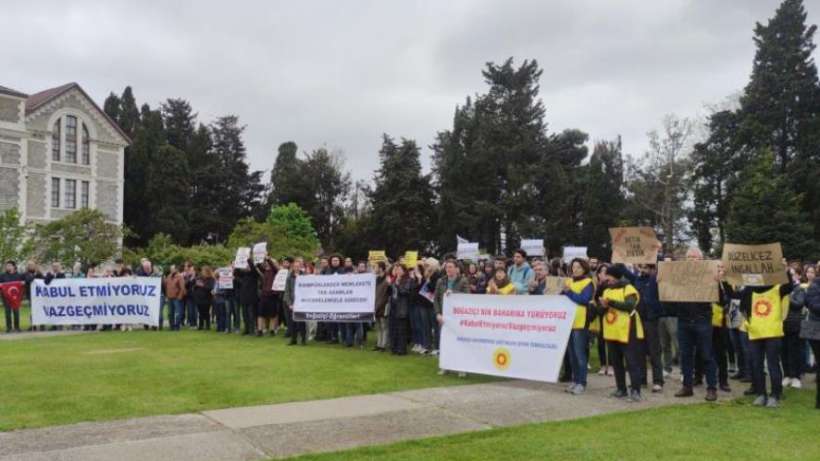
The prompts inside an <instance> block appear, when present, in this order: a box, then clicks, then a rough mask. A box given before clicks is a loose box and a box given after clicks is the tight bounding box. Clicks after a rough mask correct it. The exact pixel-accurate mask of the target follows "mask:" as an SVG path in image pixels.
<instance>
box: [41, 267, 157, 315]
mask: <svg viewBox="0 0 820 461" xmlns="http://www.w3.org/2000/svg"><path fill="white" fill-rule="evenodd" d="M160 283H162V279H160V278H159V277H123V278H91V279H54V280H52V281H51V283H50V284H49V285H46V284H45V282H44V281H43V280H35V281H34V283H33V284H32V287H31V322H32V323H33V324H34V325H97V324H106V325H107V324H119V323H139V324H145V325H150V326H159V299H160Z"/></svg>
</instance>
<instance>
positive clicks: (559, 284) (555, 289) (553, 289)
mask: <svg viewBox="0 0 820 461" xmlns="http://www.w3.org/2000/svg"><path fill="white" fill-rule="evenodd" d="M567 280H569V277H553V276H551V275H550V276H547V277H546V278H544V282H545V283H544V294H545V295H560V294H561V292H562V291H563V290H564V288H565V287H566V286H567Z"/></svg>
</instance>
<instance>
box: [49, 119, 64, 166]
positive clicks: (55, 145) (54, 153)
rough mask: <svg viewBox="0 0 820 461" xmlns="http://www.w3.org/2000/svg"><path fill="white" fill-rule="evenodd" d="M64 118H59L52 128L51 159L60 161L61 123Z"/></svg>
mask: <svg viewBox="0 0 820 461" xmlns="http://www.w3.org/2000/svg"><path fill="white" fill-rule="evenodd" d="M62 121H63V119H60V118H58V119H57V121H56V122H54V127H53V128H52V130H51V160H53V161H55V162H59V161H60V139H62V136H61V135H60V134H61V125H62Z"/></svg>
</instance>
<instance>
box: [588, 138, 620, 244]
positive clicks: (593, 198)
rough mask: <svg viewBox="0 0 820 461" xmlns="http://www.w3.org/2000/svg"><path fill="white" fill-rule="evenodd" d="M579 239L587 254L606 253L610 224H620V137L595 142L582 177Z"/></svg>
mask: <svg viewBox="0 0 820 461" xmlns="http://www.w3.org/2000/svg"><path fill="white" fill-rule="evenodd" d="M581 180H582V185H583V187H582V190H583V194H582V203H583V205H582V214H581V219H580V221H581V239H580V241H581V242H584V243H586V245H587V247H588V254H589V255H590V256H595V257H598V258H601V259H606V258H608V257H609V255H610V253H611V251H612V248H611V244H610V236H609V228H611V227H616V226H618V225H619V224H620V222H619V221H620V219H621V210H622V209H623V207H624V200H625V199H624V192H623V187H624V161H623V155H622V150H621V138H620V137H619V138H618V139H617V141H599V142H596V143H595V147H594V148H593V150H592V156H591V157H590V160H589V164H588V165H587V166H586V168H585V169H584V174H583V177H582V179H581Z"/></svg>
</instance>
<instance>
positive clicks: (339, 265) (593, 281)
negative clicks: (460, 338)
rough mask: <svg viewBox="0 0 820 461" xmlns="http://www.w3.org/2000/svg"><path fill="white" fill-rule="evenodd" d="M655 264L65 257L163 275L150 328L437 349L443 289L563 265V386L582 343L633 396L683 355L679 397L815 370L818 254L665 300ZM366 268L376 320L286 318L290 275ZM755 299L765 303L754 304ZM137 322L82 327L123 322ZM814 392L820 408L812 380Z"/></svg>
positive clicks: (35, 272) (16, 325)
mask: <svg viewBox="0 0 820 461" xmlns="http://www.w3.org/2000/svg"><path fill="white" fill-rule="evenodd" d="M702 258H703V255H702V253H701V252H700V251H699V250H697V249H695V248H692V249H690V250H689V251H688V252H687V253H686V259H689V260H697V259H702ZM656 267H657V266H656V265H654V264H646V265H637V266H634V267H633V266H629V267H628V266H625V265H623V264H614V265H613V264H608V263H604V262H599V261H598V260H597V259H596V258H589V259H585V258H583V259H582V258H576V259H573V260H571V261H567V262H565V261H562V260H561V259H560V258H556V259H552V260H542V259H538V258H530V259H529V260H528V258H527V254H526V252H525V251H523V250H520V249H519V250H516V251H515V252H514V253H513V257H512V258H511V259H507V258H505V257H496V258H493V259H491V260H484V261H479V262H466V263H465V262H463V261H459V260H457V259H456V258H455V257H454V256H453V255H448V256H445V258H444V261H443V263H440V262H439V261H438V260H437V259H435V258H425V259H421V260H419V261H418V263H417V264H410V265H409V264H405V261H404V260H403V259H399V260H398V261H395V262H393V263H391V262H388V261H379V262H367V261H358V262H357V263H354V261H353V260H352V259H351V258H344V257H342V256H340V255H332V256H328V257H321V258H318V259H317V260H307V261H306V260H304V259H303V258H289V257H287V258H283V259H281V260H280V261H276V260H274V259H271V258H265V259H264V260H263V261H262V262H260V263H254V261H253V260H248V261H247V267H245V268H234V267H233V266H230V267H223V268H216V269H214V268H211V267H208V266H203V267H199V268H197V267H194V265H193V264H191V263H190V262H186V263H184V264H183V265H182V266H180V267H178V266H176V265H171V266H170V267H169V268H168V269H167V270H165V271H163V270H161V269H159V268H157V267H154V265H153V264H152V263H151V262H150V261H148V260H146V259H144V260H142V261H141V263H140V265H139V267H137V269H136V270H133V271H132V269H131V268H130V267H129V266H127V265H125V264H123V262H122V261H119V260H118V261H116V262H115V264H114V265H113V266H111V267H108V266H107V267H89V268H86V270H85V272H82V271H81V270H80V268H79V267H77V266H75V267H74V268H73V270H72V271H71V272H70V274H69V275H68V277H125V276H131V275H134V276H142V277H161V278H162V298H161V307H160V322H159V327H158V329H160V330H162V329H163V328H164V327H165V324H166V322H167V325H168V327H169V328H170V330H173V331H178V330H181V329H184V328H190V329H197V330H204V331H216V332H219V333H224V334H241V335H248V336H256V337H263V336H277V335H279V334H280V333H281V334H282V335H284V336H285V337H286V338H289V339H290V341H289V344H291V345H296V344H301V345H305V344H307V343H308V342H309V341H315V342H326V343H329V344H339V345H342V346H345V347H350V348H352V347H358V348H363V347H364V345H365V344H366V342H367V335H368V333H370V334H372V335H374V336H375V340H374V341H372V343H373V344H374V346H373V350H374V351H379V352H386V351H390V352H391V353H392V354H394V355H406V354H408V353H416V354H421V355H429V356H437V355H438V354H439V343H440V337H441V326H442V325H443V323H444V322H445V321H446V319H445V318H444V317H443V316H442V307H443V302H444V297H445V296H447V295H449V294H450V293H472V294H491V295H543V294H545V290H546V285H547V277H550V276H551V277H556V276H557V277H564V281H563V289H562V290H561V294H562V295H564V296H566V297H567V298H569V300H571V301H572V302H573V303H575V304H576V306H577V309H576V317H575V319H573V323H572V332H571V334H570V338H569V343H568V346H567V349H566V354H565V358H564V364H563V367H562V373H561V377H560V380H561V381H562V382H566V383H568V387H567V389H566V390H567V392H569V393H570V394H573V395H580V394H583V393H584V392H585V390H586V386H587V372H588V370H589V369H590V351H591V350H594V351H595V352H596V353H597V356H598V363H599V364H600V367H599V369H598V370H597V373H598V374H599V375H612V376H613V377H614V380H615V384H616V389H615V391H614V392H613V393H612V396H613V397H615V398H623V399H627V400H629V401H639V400H641V399H642V396H641V390H642V389H643V388H647V389H650V390H651V392H662V391H663V388H664V385H665V384H666V381H667V380H668V379H669V377H670V376H671V373H672V371H673V367H680V372H681V373H680V374H681V381H682V386H681V388H680V390H678V391H677V393H676V394H675V396H676V397H681V398H685V397H691V396H693V395H694V391H693V388H695V387H698V386H703V385H704V380H705V385H706V394H705V398H706V400H708V401H714V400H716V399H717V397H718V391H723V392H730V391H731V388H730V379H732V380H736V381H738V382H740V383H749V384H750V387H749V388H748V389H747V390H746V391H745V394H746V395H752V396H754V397H755V400H754V405H757V406H768V407H777V406H778V405H779V402H780V400H781V399H782V398H783V389H784V387H792V388H801V387H802V379H803V375H804V374H806V373H810V372H814V373H818V374H819V375H820V372H818V367H817V364H816V361H815V360H814V358H816V357H818V356H820V279H817V278H816V269H817V268H816V266H814V265H811V264H806V265H801V264H797V263H793V264H789V265H788V278H789V283H785V284H781V285H773V286H755V287H735V286H732V285H730V284H729V283H727V282H726V281H725V279H724V276H723V268H722V267H720V266H719V270H718V273H717V274H716V276H715V283H716V284H718V288H719V293H720V298H719V302H717V303H698V302H678V303H670V302H661V301H660V297H659V292H658V277H657V270H656ZM282 270H284V271H287V278H286V281H285V283H284V286H283V287H281V288H282V289H280V290H275V289H274V285H275V284H274V279H275V278H276V276H277V274H279V273H280V271H282ZM365 272H372V273H374V275H375V277H376V288H375V306H374V312H375V316H374V320H373V322H368V323H361V322H313V321H306V322H300V321H294V319H293V315H292V314H293V308H294V287H295V279H296V278H297V277H300V276H307V275H315V274H321V275H329V274H337V275H340V276H344V275H345V274H354V273H365ZM65 277H67V275H66V273H65V272H63V270H62V267H61V265H60V264H59V263H54V264H52V265H51V267H50V268H49V269H48V270H47V271H45V272H43V271H41V270H39V269H38V267H37V266H36V264H34V263H28V264H27V266H26V268H25V270H24V271H18V268H17V265H16V263H15V262H14V261H8V262H7V263H6V264H5V272H4V273H3V274H1V275H0V283H3V282H13V281H22V282H24V283H25V286H26V294H27V295H28V294H29V292H30V286H31V283H32V282H33V281H34V280H35V279H44V280H45V282H46V283H50V281H51V280H53V279H59V278H65ZM761 305H765V306H766V309H767V310H766V312H759V306H761ZM4 307H5V309H4V311H5V320H6V328H7V331H8V332H14V331H20V319H19V311H18V310H14V309H10V308H9V306H8V305H7V303H5V300H4ZM761 314H765V315H761ZM134 327H135V326H134V325H99V326H96V327H88V326H86V327H84V328H94V329H100V330H117V329H119V330H124V331H129V330H132V329H133V328H134ZM52 328H54V327H52ZM146 328H147V327H146ZM439 372H440V373H441V374H443V373H445V372H446V371H445V370H440V371H439ZM650 372H651V381H650ZM767 372H768V373H767ZM460 375H462V376H463V373H460ZM767 375H768V377H769V381H770V385H769V386H767V383H766V376H767ZM627 378H628V381H629V385H628V386H627ZM650 383H651V384H650ZM767 388H768V389H767ZM817 392H818V393H817V403H816V405H817V408H820V387H818V391H817Z"/></svg>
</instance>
